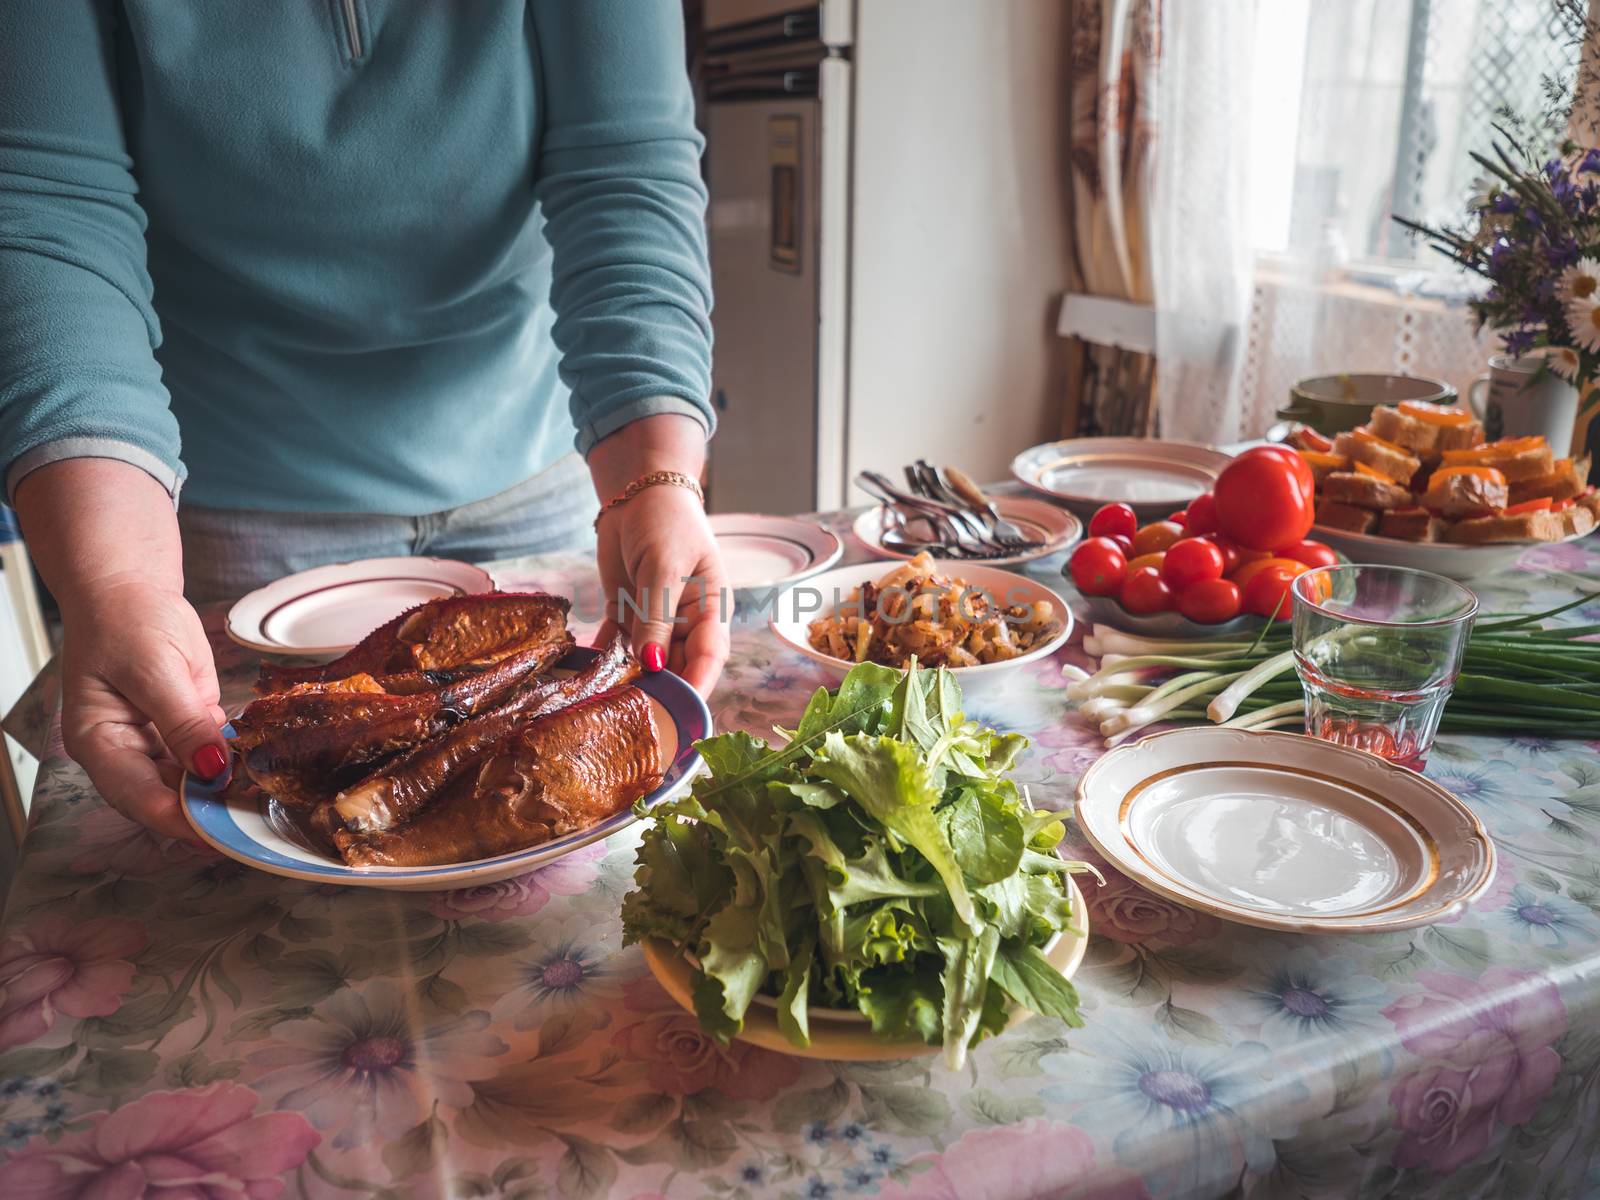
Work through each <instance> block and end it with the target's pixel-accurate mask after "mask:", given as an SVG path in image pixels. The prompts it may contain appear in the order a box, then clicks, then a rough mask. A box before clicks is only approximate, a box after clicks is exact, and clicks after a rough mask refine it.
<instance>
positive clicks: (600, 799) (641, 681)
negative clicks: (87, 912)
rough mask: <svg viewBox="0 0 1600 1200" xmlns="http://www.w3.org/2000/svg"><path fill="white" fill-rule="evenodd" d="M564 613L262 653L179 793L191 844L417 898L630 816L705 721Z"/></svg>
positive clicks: (405, 624) (452, 605) (690, 747)
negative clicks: (213, 774)
mask: <svg viewBox="0 0 1600 1200" xmlns="http://www.w3.org/2000/svg"><path fill="white" fill-rule="evenodd" d="M567 608H568V602H567V601H566V600H565V599H562V598H560V597H556V596H547V595H542V594H537V593H511V592H490V593H485V594H481V595H468V596H452V597H446V598H442V599H437V600H431V601H428V602H427V603H425V604H421V605H418V606H417V607H415V608H412V609H409V610H407V611H406V612H404V613H401V614H400V615H399V616H398V617H395V618H394V619H393V620H391V621H389V622H387V623H386V624H384V625H382V626H380V627H379V628H378V629H376V630H374V631H373V632H372V633H370V634H368V635H367V636H366V637H365V638H363V639H362V640H361V641H360V642H359V643H358V644H357V645H356V646H354V647H353V648H352V649H351V650H350V651H348V652H347V653H346V654H344V655H343V656H341V657H340V658H337V659H335V660H333V661H332V662H328V663H324V664H321V665H317V666H309V667H300V666H294V667H290V666H280V665H276V664H273V663H269V662H263V663H262V666H261V672H260V677H259V678H258V680H257V681H256V685H255V691H256V698H255V699H254V700H252V701H251V702H250V703H249V704H248V705H246V706H245V707H244V708H243V709H242V710H241V711H240V712H238V713H237V714H235V715H234V717H233V720H232V721H231V722H230V724H229V726H228V728H227V729H226V730H225V731H224V732H225V733H226V734H227V736H228V738H229V743H230V746H231V748H232V750H233V754H232V756H231V761H230V763H229V767H228V770H227V771H226V772H225V773H224V774H223V775H222V776H221V777H220V778H219V779H217V780H215V781H213V782H210V783H206V782H202V781H201V780H199V779H198V778H196V777H195V776H193V775H190V776H187V777H186V778H185V780H184V786H183V806H184V811H185V813H186V814H187V816H188V818H189V821H190V823H191V824H192V825H193V826H194V827H195V829H196V831H197V832H198V833H199V834H200V836H201V837H202V838H203V839H204V840H205V841H206V842H208V843H209V844H210V845H212V846H213V847H215V848H216V849H217V850H219V851H221V852H222V853H223V854H226V855H228V856H229V857H230V858H234V859H237V860H239V861H240V862H243V863H246V864H248V865H250V866H253V867H257V868H259V869H261V870H263V871H269V872H271V873H273V874H276V875H284V876H288V877H289V878H293V879H305V880H312V881H315V882H318V883H337V884H345V885H351V886H357V887H386V888H398V889H411V890H432V889H438V888H452V887H460V886H462V885H463V884H467V883H487V882H490V881H492V880H495V879H503V878H507V877H510V876H512V875H519V874H522V873H523V872H525V871H530V870H532V869H534V868H535V867H538V866H542V865H544V864H545V863H547V862H550V861H551V860H553V859H556V858H559V857H561V856H562V855H563V854H566V853H569V852H570V851H572V850H575V849H577V848H578V847H580V846H585V845H588V844H589V843H591V842H594V841H598V840H599V839H601V838H603V837H606V836H607V835H608V834H611V833H614V832H616V831H617V830H618V829H621V828H623V827H624V826H626V825H628V824H630V823H631V822H632V821H633V820H635V815H634V805H635V803H636V802H639V801H642V802H643V803H644V804H645V805H649V804H653V803H654V802H656V801H657V800H660V799H663V798H665V797H667V796H669V795H672V794H675V793H676V792H678V791H680V790H682V789H683V788H684V787H686V786H687V785H688V781H689V778H690V776H691V775H693V773H694V772H695V770H696V769H697V768H698V767H699V765H700V756H699V754H698V753H697V752H696V751H695V748H694V743H695V742H696V741H697V740H698V739H700V738H703V737H706V736H708V735H709V734H710V733H711V714H710V712H709V711H708V710H707V708H706V706H705V702H704V701H703V700H702V699H701V698H700V696H699V695H698V694H697V693H696V692H695V691H694V689H693V688H691V687H690V686H689V685H688V684H686V683H684V682H683V680H682V679H680V678H678V676H676V675H673V674H671V673H670V672H666V671H662V672H660V673H657V674H644V673H642V672H641V671H640V667H639V664H638V662H637V661H635V659H634V658H633V656H632V655H631V654H629V653H628V651H627V649H626V648H625V647H624V645H623V643H622V641H621V640H620V639H618V640H616V641H614V642H612V644H611V645H609V646H605V647H602V648H599V649H592V650H591V649H586V648H581V647H578V646H577V645H575V644H574V642H573V638H572V635H571V634H570V633H569V632H568V631H567Z"/></svg>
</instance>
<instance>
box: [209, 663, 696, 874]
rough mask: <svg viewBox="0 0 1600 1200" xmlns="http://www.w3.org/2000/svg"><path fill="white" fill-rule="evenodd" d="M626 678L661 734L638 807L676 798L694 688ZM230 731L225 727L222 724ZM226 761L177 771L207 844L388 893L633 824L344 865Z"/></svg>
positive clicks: (517, 861)
mask: <svg viewBox="0 0 1600 1200" xmlns="http://www.w3.org/2000/svg"><path fill="white" fill-rule="evenodd" d="M596 654H597V652H596V651H594V650H590V649H586V648H577V649H574V650H572V651H570V652H569V653H568V655H567V657H566V658H565V659H563V660H562V661H563V664H564V668H577V667H581V666H584V665H586V664H587V663H589V662H592V661H593V660H594V658H595V657H596ZM634 684H635V685H636V686H637V687H638V688H639V689H640V690H641V691H642V692H644V694H645V695H646V696H648V697H649V698H650V705H651V707H652V708H653V709H654V710H655V718H656V729H657V730H658V731H659V732H660V734H661V746H660V752H661V761H662V762H663V763H664V764H666V770H665V772H664V777H663V779H662V781H661V786H660V787H658V788H656V790H655V791H653V792H651V793H650V794H649V795H648V796H645V797H644V803H645V804H646V806H649V805H652V804H656V803H658V802H660V801H662V800H666V799H668V798H670V797H672V796H676V795H678V794H680V793H681V792H683V791H684V790H685V789H687V788H688V786H689V782H690V780H691V778H692V777H693V775H694V773H695V771H697V770H698V769H699V766H700V754H699V752H698V751H697V750H696V749H695V748H694V743H695V742H696V741H698V740H699V739H700V738H704V737H710V736H711V712H710V710H709V709H707V708H706V704H705V701H704V700H702V699H701V698H700V694H699V693H698V692H696V691H695V690H694V689H693V688H692V687H690V686H689V685H688V684H687V683H685V682H684V681H683V680H682V679H680V678H679V677H678V676H676V675H674V674H673V673H672V672H671V671H658V672H655V673H653V674H652V673H646V674H644V675H641V676H639V677H638V678H637V679H635V680H634ZM223 732H224V734H225V735H226V736H228V737H232V736H233V728H232V726H228V727H226V728H225V729H224V730H223ZM233 774H234V771H233V762H232V760H231V758H230V761H229V764H228V770H227V772H225V773H224V774H223V775H222V776H221V778H219V779H218V780H217V781H216V782H214V783H204V782H202V781H201V780H199V779H197V778H195V777H194V776H193V775H185V776H184V778H183V787H182V789H181V794H182V798H183V812H184V815H185V816H186V817H188V819H189V824H191V825H193V826H194V828H195V831H196V832H197V833H199V835H200V836H201V838H203V839H204V840H205V841H206V842H207V843H208V844H210V845H211V846H212V847H213V848H214V849H216V850H219V851H221V852H222V853H223V854H226V855H227V856H228V857H229V858H232V859H236V860H237V861H239V862H242V863H244V864H245V865H246V866H250V867H255V868H257V869H258V870H262V871H266V872H268V873H270V874H273V875H282V876H284V877H286V878H288V879H301V880H306V881H309V882H311V883H329V884H339V885H342V886H345V887H370V888H388V889H390V890H393V891H410V892H431V891H440V890H443V889H447V888H459V887H467V886H469V885H472V884H480V883H493V882H494V881H495V880H498V879H509V878H511V877H512V876H514V875H522V874H525V873H527V872H528V871H532V870H534V869H535V868H538V867H542V866H545V865H546V864H548V863H551V862H554V861H555V860H556V859H558V858H561V857H563V856H565V855H567V854H571V853H572V852H573V851H574V850H577V849H579V848H580V847H582V846H587V845H589V844H590V843H591V842H597V841H599V840H600V839H601V838H604V837H608V836H610V835H611V834H613V833H616V832H617V831H618V830H619V829H624V828H626V827H627V826H629V825H631V824H633V823H634V822H635V821H637V820H638V819H639V818H638V817H637V816H636V815H635V814H634V811H633V808H632V807H631V806H630V807H629V808H625V809H623V811H622V812H620V813H618V814H617V815H616V816H614V817H610V818H608V819H607V820H605V821H602V822H600V824H598V825H594V826H591V827H590V828H588V829H581V830H579V831H578V832H576V833H571V834H568V835H567V836H566V837H563V838H556V839H555V840H554V841H549V842H545V843H543V844H542V845H538V846H531V847H529V848H528V849H526V850H517V851H514V852H512V853H510V854H501V855H496V856H495V857H493V858H485V859H479V860H477V861H476V862H467V863H448V864H441V865H437V866H426V867H351V866H347V865H346V864H344V863H343V862H340V861H339V860H338V859H336V858H333V857H332V856H330V855H328V854H325V853H323V852H322V851H321V850H319V849H318V848H317V847H315V846H313V845H311V844H309V843H308V842H307V841H306V840H305V839H304V838H303V837H301V836H300V835H299V834H298V833H297V831H296V830H295V829H294V827H293V826H292V824H291V823H290V822H289V821H288V820H287V819H286V818H284V817H283V815H282V814H281V813H280V812H278V811H277V806H276V805H275V804H273V803H272V802H271V801H270V800H269V799H268V798H267V797H266V796H265V795H263V794H262V793H261V791H260V790H259V789H257V788H255V787H253V786H244V787H235V786H233Z"/></svg>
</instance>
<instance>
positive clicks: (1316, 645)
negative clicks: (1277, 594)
mask: <svg viewBox="0 0 1600 1200" xmlns="http://www.w3.org/2000/svg"><path fill="white" fill-rule="evenodd" d="M1477 612H1478V598H1477V596H1475V595H1474V594H1473V593H1472V591H1471V589H1469V588H1466V587H1463V586H1462V585H1461V584H1459V583H1455V582H1454V581H1452V580H1449V579H1445V578H1444V577H1443V576H1440V575H1432V574H1429V573H1428V572H1427V571H1413V570H1411V569H1410V568H1409V567H1377V566H1364V565H1359V564H1355V565H1344V566H1337V567H1319V568H1317V569H1316V570H1314V571H1307V572H1305V573H1304V574H1302V575H1300V576H1299V577H1298V578H1297V579H1295V581H1294V661H1295V670H1296V671H1297V672H1298V673H1299V675H1300V683H1301V685H1302V686H1303V687H1304V688H1305V693H1306V732H1307V733H1308V734H1310V735H1311V736H1312V737H1317V738H1322V739H1323V740H1325V741H1329V742H1339V743H1340V744H1341V745H1345V746H1354V747H1355V748H1357V749H1359V750H1366V751H1368V752H1369V753H1372V754H1376V755H1378V756H1379V757H1381V758H1387V759H1390V760H1391V761H1393V762H1397V763H1400V764H1401V765H1402V766H1407V767H1410V768H1412V769H1413V770H1417V771H1420V770H1422V767H1423V764H1424V763H1425V762H1426V761H1427V757H1428V751H1429V750H1430V749H1431V748H1432V747H1433V737H1434V734H1435V733H1436V732H1438V729H1439V717H1440V716H1441V715H1442V714H1443V712H1444V704H1445V701H1446V700H1447V699H1448V698H1449V696H1450V689H1451V688H1452V687H1453V686H1454V685H1455V681H1456V676H1457V674H1459V673H1460V671H1461V655H1462V652H1463V651H1464V650H1465V649H1466V646H1467V638H1468V636H1470V634H1471V633H1472V621H1473V618H1474V617H1475V616H1476V615H1477Z"/></svg>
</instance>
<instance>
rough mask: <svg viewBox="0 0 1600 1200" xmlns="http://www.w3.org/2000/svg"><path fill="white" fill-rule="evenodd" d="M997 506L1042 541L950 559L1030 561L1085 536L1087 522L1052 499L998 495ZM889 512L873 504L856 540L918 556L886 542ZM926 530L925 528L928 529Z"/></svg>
mask: <svg viewBox="0 0 1600 1200" xmlns="http://www.w3.org/2000/svg"><path fill="white" fill-rule="evenodd" d="M992 499H993V501H994V506H995V508H997V509H998V510H999V511H1000V515H1001V516H1002V517H1004V518H1005V519H1006V520H1008V521H1010V522H1011V523H1012V524H1013V525H1015V526H1017V528H1019V529H1021V530H1022V532H1023V534H1024V535H1026V536H1027V537H1032V538H1037V539H1039V542H1040V545H1039V546H1038V548H1036V549H1033V550H1024V551H1023V552H1022V553H1020V554H1009V555H1002V556H1001V557H999V558H973V559H949V560H947V561H949V562H952V563H960V564H961V565H963V566H965V565H966V564H967V563H980V564H982V565H984V566H988V567H1006V566H1015V565H1016V564H1018V563H1025V562H1030V561H1032V560H1033V559H1036V558H1043V557H1045V556H1046V555H1048V554H1056V553H1059V552H1060V551H1062V550H1065V549H1067V548H1068V547H1070V546H1074V545H1076V544H1077V542H1078V540H1079V539H1080V538H1082V537H1083V522H1081V521H1080V520H1078V518H1077V517H1075V516H1073V515H1072V514H1071V513H1070V512H1068V511H1067V510H1066V509H1064V508H1060V507H1058V506H1056V505H1054V504H1051V503H1050V502H1049V501H1048V500H1039V499H1035V498H1034V497H1032V496H994V497H992ZM885 515H886V514H885V512H884V508H883V506H882V505H881V504H880V505H879V506H878V507H877V508H869V509H867V510H866V511H865V512H863V513H862V514H861V515H860V516H859V517H857V518H856V520H855V524H854V525H852V526H851V528H850V532H851V533H853V534H855V537H856V540H857V541H858V542H860V543H861V544H862V545H863V546H865V547H866V548H867V549H868V550H870V551H871V552H872V553H873V554H876V555H878V556H879V557H880V558H900V559H907V558H914V557H916V556H915V555H912V554H907V553H906V552H905V551H904V550H891V549H890V548H889V547H888V546H885V545H884V544H883V527H884V518H885ZM925 532H926V531H924V533H925ZM929 553H931V554H932V555H933V556H934V557H935V558H939V557H940V555H939V554H938V552H937V551H929Z"/></svg>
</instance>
